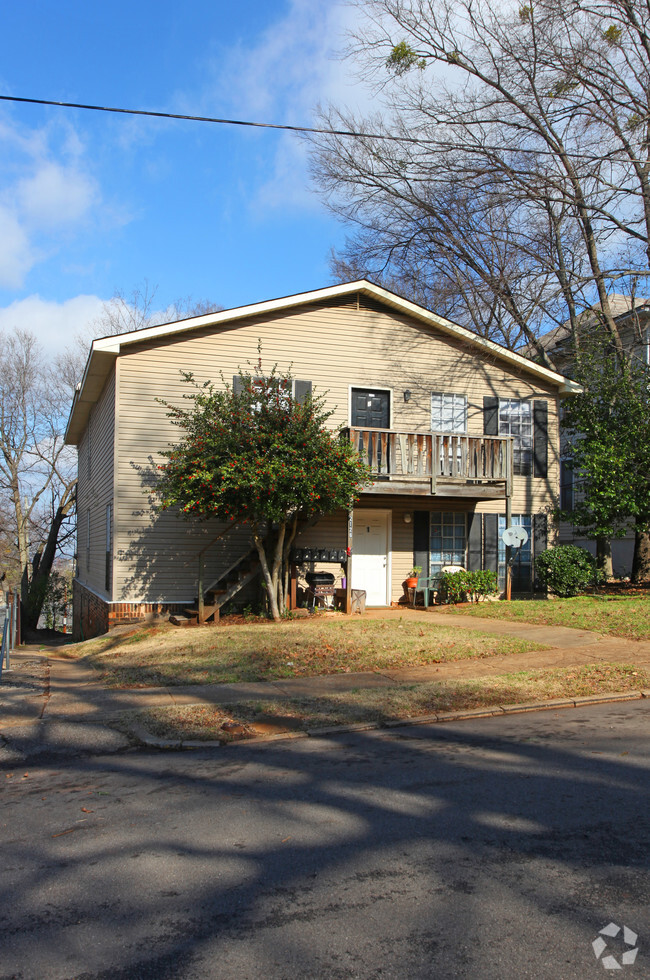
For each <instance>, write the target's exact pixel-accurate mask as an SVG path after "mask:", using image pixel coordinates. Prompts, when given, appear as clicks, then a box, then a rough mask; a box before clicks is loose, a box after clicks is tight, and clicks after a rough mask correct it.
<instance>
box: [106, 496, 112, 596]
mask: <svg viewBox="0 0 650 980" xmlns="http://www.w3.org/2000/svg"><path fill="white" fill-rule="evenodd" d="M112 516H113V508H112V506H111V504H106V567H105V580H104V587H105V589H106V591H107V592H110V591H111V564H112V557H113V520H112Z"/></svg>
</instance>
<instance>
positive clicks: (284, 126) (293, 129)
mask: <svg viewBox="0 0 650 980" xmlns="http://www.w3.org/2000/svg"><path fill="white" fill-rule="evenodd" d="M0 100H1V101H2V102H26V103H29V104H30V105H51V106H57V107H59V108H62V109H90V110H92V111H93V112H117V113H121V114H122V115H127V116H153V117H154V118H156V119H184V120H187V121H189V122H204V123H217V124H219V125H222V126H249V127H252V128H256V129H279V130H284V131H285V132H290V133H317V134H318V135H321V136H345V137H350V138H351V139H371V140H390V141H392V142H394V143H413V144H415V145H420V146H421V145H423V144H427V143H429V144H432V145H434V146H435V145H437V146H442V145H445V144H444V141H436V140H427V139H422V138H421V137H417V136H404V135H402V136H394V135H391V134H390V133H363V132H361V133H355V132H354V130H351V129H328V128H327V127H318V126H290V125H289V124H288V123H267V122H253V121H252V120H250V119H221V118H219V117H217V116H192V115H189V114H185V113H181V112H155V111H154V110H153V109H122V108H118V107H117V106H104V105H88V104H86V103H84V102H55V101H54V100H53V99H28V98H25V97H24V96H19V95H0ZM446 146H447V148H448V149H456V150H457V149H458V146H456V145H455V144H452V143H447V144H446ZM464 149H465V150H466V152H469V153H481V152H483V153H486V152H487V153H503V151H504V149H505V147H504V146H488V145H476V146H474V147H471V146H469V147H465V148H464ZM512 151H513V153H516V154H517V153H519V154H534V155H536V156H551V157H554V156H556V154H555V153H554V152H553V150H549V149H546V148H544V147H524V146H516V147H513V148H512ZM616 152H617V151H611V152H610V153H605V154H603V155H596V154H586V153H573V154H571V156H573V157H574V158H575V159H580V160H583V161H586V162H592V163H595V162H599V161H604V160H607V159H609V160H611V161H614V160H615V157H616ZM627 162H628V163H630V162H631V163H643V164H645V163H647V161H644V160H628V161H627Z"/></svg>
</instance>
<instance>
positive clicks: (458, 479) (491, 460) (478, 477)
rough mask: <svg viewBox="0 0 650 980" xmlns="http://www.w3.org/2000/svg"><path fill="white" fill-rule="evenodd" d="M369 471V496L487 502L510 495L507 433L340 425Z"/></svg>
mask: <svg viewBox="0 0 650 980" xmlns="http://www.w3.org/2000/svg"><path fill="white" fill-rule="evenodd" d="M341 436H342V438H345V439H348V440H349V441H350V442H351V443H352V445H353V446H355V447H356V448H357V450H358V451H359V455H360V456H361V457H362V459H363V460H364V462H366V463H367V464H368V466H369V467H370V470H371V474H372V478H373V483H372V485H371V487H368V488H366V489H364V493H372V494H390V495H394V494H398V495H402V494H406V495H412V496H421V495H423V494H425V495H432V496H454V497H469V498H474V499H480V500H490V499H497V498H503V497H510V496H511V493H512V477H513V453H512V437H511V436H468V435H462V434H458V433H453V432H410V431H404V430H399V429H378V428H361V427H359V426H351V427H349V428H346V429H343V431H342V433H341Z"/></svg>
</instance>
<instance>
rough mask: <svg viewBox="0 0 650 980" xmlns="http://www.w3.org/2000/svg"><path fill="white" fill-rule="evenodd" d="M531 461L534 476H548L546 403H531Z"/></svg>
mask: <svg viewBox="0 0 650 980" xmlns="http://www.w3.org/2000/svg"><path fill="white" fill-rule="evenodd" d="M533 447H534V448H533V460H534V469H533V473H534V475H535V476H547V475H548V402H546V401H535V402H533Z"/></svg>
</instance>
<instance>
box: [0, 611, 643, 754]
mask: <svg viewBox="0 0 650 980" xmlns="http://www.w3.org/2000/svg"><path fill="white" fill-rule="evenodd" d="M371 615H372V618H377V614H373V613H371ZM393 615H399V616H400V617H404V616H405V615H406V616H408V618H409V619H411V618H413V619H417V620H422V621H425V622H428V623H430V624H431V625H434V624H435V625H444V626H445V627H450V628H458V629H473V630H480V631H482V632H486V633H496V634H501V635H510V636H517V637H519V638H521V639H525V640H529V641H533V642H536V643H540V644H544V645H546V646H547V647H548V649H546V650H542V651H536V652H531V653H524V654H516V655H509V656H499V657H489V658H486V659H483V660H473V661H468V660H459V661H454V662H451V663H440V664H435V665H432V666H428V667H413V668H405V669H399V670H390V671H373V672H365V673H351V674H330V675H324V676H323V675H321V676H314V677H300V678H287V679H283V680H277V681H260V682H255V683H241V684H210V685H187V686H174V687H158V688H138V689H109V688H105V687H104V686H102V685H101V684H99V683H98V682H97V674H96V672H95V671H94V670H93V668H91V667H88V666H87V665H86V664H84V663H83V660H77V659H72V658H71V657H68V656H66V654H65V648H61V647H59V648H55V649H54V650H53V652H52V653H51V654H50V655H47V654H46V653H44V651H43V648H42V647H40V646H39V647H34V648H26V647H22V648H21V650H20V652H17V653H15V654H14V655H13V657H12V668H13V669H12V671H11V672H7V673H3V677H2V682H1V683H0V762H2V761H3V760H5V761H11V759H12V758H15V759H16V760H18V759H20V758H26V757H28V756H29V755H30V754H34V752H35V751H36V750H40V751H42V752H48V751H51V752H57V751H63V752H66V751H69V752H81V751H84V752H114V751H118V750H120V749H124V748H127V747H128V746H129V745H130V744H131V743H130V741H129V739H128V738H127V737H126V736H125V735H123V734H121V733H119V732H116V731H115V730H113V729H112V728H110V727H108V726H109V724H110V722H111V721H113V720H115V718H116V717H117V716H118V715H119V714H121V713H122V712H124V711H128V710H134V709H141V708H149V707H165V706H174V705H189V704H201V705H216V704H223V705H227V704H229V703H232V702H235V701H242V700H251V699H253V700H256V701H263V700H276V701H278V700H279V701H282V700H284V699H289V698H293V697H306V696H314V697H317V696H326V695H328V694H332V693H335V692H341V691H349V690H352V689H356V688H382V687H393V686H395V685H396V684H408V683H411V684H412V683H422V682H426V681H432V680H445V679H471V678H478V677H490V676H494V675H498V674H503V673H507V672H511V671H515V670H529V669H540V668H553V667H572V666H581V665H584V664H591V663H597V662H599V661H608V662H613V663H631V664H634V665H636V666H638V667H641V668H646V667H647V668H650V641H636V640H625V639H619V638H617V637H611V636H604V635H602V634H599V633H591V632H588V631H586V630H576V629H569V628H567V627H547V626H531V625H528V624H523V623H513V622H504V621H501V620H499V621H497V620H491V619H479V618H475V617H473V616H462V615H453V616H447V615H444V614H437V613H431V612H425V611H421V612H418V611H416V610H403V609H401V610H399V611H396V612H395V613H392V612H391V611H385V612H383V616H382V618H392V616H393Z"/></svg>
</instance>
